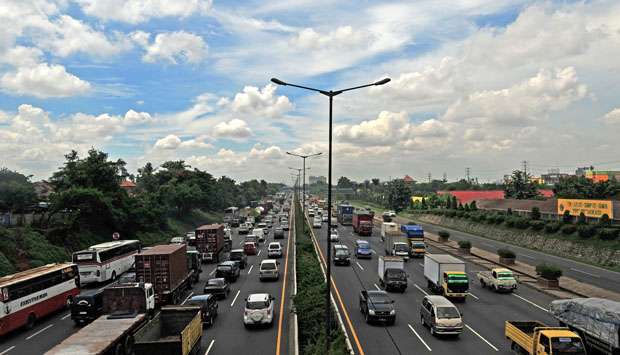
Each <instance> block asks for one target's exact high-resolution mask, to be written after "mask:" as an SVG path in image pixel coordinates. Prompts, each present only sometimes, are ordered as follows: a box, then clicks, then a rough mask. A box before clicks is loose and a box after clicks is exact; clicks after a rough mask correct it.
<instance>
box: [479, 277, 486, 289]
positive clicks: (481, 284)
mask: <svg viewBox="0 0 620 355" xmlns="http://www.w3.org/2000/svg"><path fill="white" fill-rule="evenodd" d="M480 287H482V288H485V287H487V285H486V284H485V283H484V280H483V279H480Z"/></svg>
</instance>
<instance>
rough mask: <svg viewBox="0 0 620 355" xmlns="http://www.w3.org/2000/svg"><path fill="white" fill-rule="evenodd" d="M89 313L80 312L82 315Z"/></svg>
mask: <svg viewBox="0 0 620 355" xmlns="http://www.w3.org/2000/svg"><path fill="white" fill-rule="evenodd" d="M87 313H88V312H80V314H87Z"/></svg>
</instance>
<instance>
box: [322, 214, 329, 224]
mask: <svg viewBox="0 0 620 355" xmlns="http://www.w3.org/2000/svg"><path fill="white" fill-rule="evenodd" d="M321 221H323V222H329V216H327V214H324V215H322V216H321Z"/></svg>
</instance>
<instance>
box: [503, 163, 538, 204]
mask: <svg viewBox="0 0 620 355" xmlns="http://www.w3.org/2000/svg"><path fill="white" fill-rule="evenodd" d="M537 196H538V187H537V185H536V184H535V183H533V182H531V181H530V175H529V174H525V173H524V172H523V171H521V170H515V171H513V172H512V175H511V176H510V177H508V178H506V179H505V181H504V197H505V198H515V199H518V200H524V199H531V198H535V197H537Z"/></svg>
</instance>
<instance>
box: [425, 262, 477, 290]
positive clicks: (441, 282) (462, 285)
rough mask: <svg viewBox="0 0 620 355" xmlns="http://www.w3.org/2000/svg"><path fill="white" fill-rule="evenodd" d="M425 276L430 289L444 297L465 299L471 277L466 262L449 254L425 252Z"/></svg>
mask: <svg viewBox="0 0 620 355" xmlns="http://www.w3.org/2000/svg"><path fill="white" fill-rule="evenodd" d="M424 278H426V281H427V285H428V289H429V290H431V291H432V292H434V293H438V294H441V295H442V296H444V297H449V298H458V299H462V300H463V301H465V299H466V297H467V295H468V294H469V293H468V291H469V278H468V277H467V272H466V271H465V262H464V261H462V260H459V259H457V258H455V257H453V256H452V255H447V254H428V253H427V254H424Z"/></svg>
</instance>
